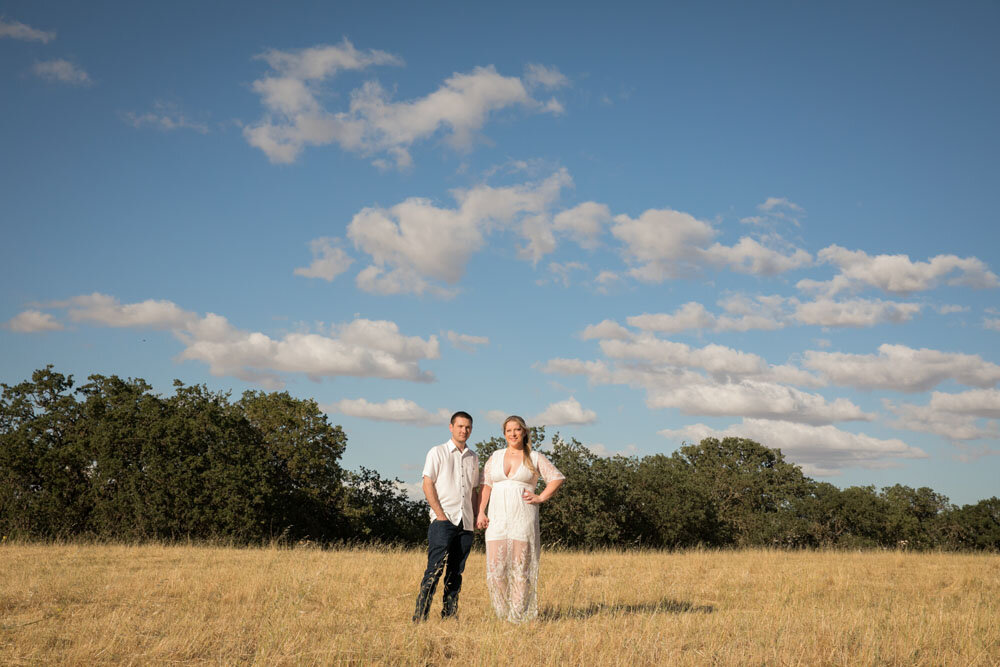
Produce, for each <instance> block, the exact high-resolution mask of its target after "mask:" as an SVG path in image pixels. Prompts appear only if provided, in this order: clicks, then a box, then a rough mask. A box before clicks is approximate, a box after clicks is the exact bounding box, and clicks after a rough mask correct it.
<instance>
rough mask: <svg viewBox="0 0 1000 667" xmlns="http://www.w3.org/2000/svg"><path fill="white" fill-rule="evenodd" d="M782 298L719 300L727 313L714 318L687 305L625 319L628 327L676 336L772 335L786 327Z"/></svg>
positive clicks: (691, 303) (694, 305) (697, 305)
mask: <svg viewBox="0 0 1000 667" xmlns="http://www.w3.org/2000/svg"><path fill="white" fill-rule="evenodd" d="M785 301H786V300H785V299H784V298H783V297H774V296H763V295H760V296H757V297H755V298H754V299H749V298H747V297H744V296H741V295H733V296H730V297H727V298H725V299H720V300H719V305H721V306H722V307H723V309H724V310H725V311H726V312H727V313H728V314H727V315H715V314H714V313H710V312H709V311H708V310H707V309H706V308H705V306H703V305H702V304H700V303H697V302H694V301H689V302H688V303H685V304H684V305H682V306H681V307H680V308H678V309H677V310H675V311H674V312H673V313H643V314H642V315H633V316H631V317H629V318H628V323H629V324H631V325H632V326H634V327H638V328H639V329H643V330H644V331H658V332H663V333H679V332H681V331H690V330H696V331H700V330H712V331H750V330H751V329H763V330H765V331H773V330H775V329H781V328H783V327H784V326H785V322H786V320H787V314H786V313H785V312H784V310H783V304H784V303H785Z"/></svg>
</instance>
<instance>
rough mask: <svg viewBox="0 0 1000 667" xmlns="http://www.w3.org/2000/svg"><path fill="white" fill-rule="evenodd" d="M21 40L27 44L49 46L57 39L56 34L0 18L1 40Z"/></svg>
mask: <svg viewBox="0 0 1000 667" xmlns="http://www.w3.org/2000/svg"><path fill="white" fill-rule="evenodd" d="M2 37H8V38H10V39H19V40H22V41H25V42H41V43H42V44H48V43H49V42H51V41H52V40H53V39H55V38H56V33H55V32H47V31H45V30H38V29H36V28H32V27H31V26H29V25H25V24H24V23H21V22H20V21H7V20H5V19H3V18H0V38H2Z"/></svg>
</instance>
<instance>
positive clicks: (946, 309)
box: [937, 303, 971, 315]
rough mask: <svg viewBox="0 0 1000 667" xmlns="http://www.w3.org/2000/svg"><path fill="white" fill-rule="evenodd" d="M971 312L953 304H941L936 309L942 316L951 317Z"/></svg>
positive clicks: (966, 308)
mask: <svg viewBox="0 0 1000 667" xmlns="http://www.w3.org/2000/svg"><path fill="white" fill-rule="evenodd" d="M969 310H971V309H970V308H969V307H968V306H959V305H957V304H953V303H946V304H941V305H940V306H938V307H937V311H938V313H940V314H942V315H951V314H952V313H967V312H969Z"/></svg>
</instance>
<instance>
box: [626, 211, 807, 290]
mask: <svg viewBox="0 0 1000 667" xmlns="http://www.w3.org/2000/svg"><path fill="white" fill-rule="evenodd" d="M611 233H612V234H613V235H614V236H615V238H617V239H619V240H620V241H622V242H623V243H624V244H625V247H624V248H623V253H624V256H625V259H626V261H628V262H629V263H630V264H633V265H637V266H634V267H633V268H632V269H631V271H630V274H631V275H632V276H633V277H634V278H637V279H638V280H641V281H643V282H650V283H659V282H663V281H664V280H668V279H672V278H682V277H688V276H689V275H691V274H692V273H698V272H700V271H701V270H702V269H704V268H721V267H728V268H729V269H731V270H733V271H736V272H738V273H748V274H753V275H763V276H770V275H775V274H777V273H782V272H784V271H789V270H791V269H795V268H799V267H801V266H805V265H807V264H809V263H811V262H812V256H811V255H810V254H809V253H807V252H806V251H804V250H802V249H800V248H794V249H791V251H790V252H787V253H782V252H780V251H778V250H776V249H773V248H769V247H766V246H764V245H762V244H761V243H760V242H759V241H756V240H754V239H752V238H750V237H743V238H741V239H740V240H739V241H738V242H737V243H736V245H733V246H724V245H722V244H720V243H715V244H713V245H712V246H710V247H706V246H708V243H709V242H711V241H712V240H713V239H714V238H715V236H716V234H717V232H716V230H715V229H714V228H713V227H712V225H711V224H709V223H707V222H705V221H702V220H698V219H697V218H695V217H694V216H692V215H690V214H688V213H682V212H680V211H674V210H670V209H650V210H647V211H646V212H645V213H643V214H642V215H640V216H639V217H638V218H635V219H633V218H630V217H629V216H627V215H624V214H623V215H618V216H615V218H614V224H613V225H612V228H611Z"/></svg>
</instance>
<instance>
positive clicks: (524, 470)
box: [413, 412, 565, 623]
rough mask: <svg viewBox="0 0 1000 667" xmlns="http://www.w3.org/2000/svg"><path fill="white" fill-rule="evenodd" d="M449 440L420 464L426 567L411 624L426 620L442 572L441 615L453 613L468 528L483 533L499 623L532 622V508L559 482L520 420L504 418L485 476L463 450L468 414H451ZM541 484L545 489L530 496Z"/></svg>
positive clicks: (535, 553)
mask: <svg viewBox="0 0 1000 667" xmlns="http://www.w3.org/2000/svg"><path fill="white" fill-rule="evenodd" d="M449 429H450V430H451V439H450V440H448V442H446V443H444V444H442V445H438V446H437V447H432V448H431V450H430V451H429V452H427V459H426V461H425V462H424V472H423V476H424V477H423V490H424V495H425V496H426V497H427V502H428V504H429V505H430V506H431V512H430V518H431V525H430V527H429V528H428V529H427V569H426V570H425V571H424V577H423V579H422V580H421V582H420V591H419V592H418V594H417V607H416V610H415V611H414V612H413V620H414V621H415V622H419V621H425V620H427V614H428V612H429V611H430V607H431V599H432V598H433V597H434V590H435V589H436V588H437V583H438V579H440V578H441V574H442V572H443V573H444V606H443V608H442V609H441V617H442V618H448V617H450V616H455V614H456V613H457V612H458V593H459V591H460V590H461V588H462V571H463V570H464V569H465V560H466V558H468V556H469V551H470V550H471V549H472V536H473V528H479V529H480V530H483V529H485V530H486V586H487V588H488V589H489V592H490V601H491V602H492V604H493V610H494V611H495V612H496V614H497V616H498V617H499V618H501V619H504V620H507V621H512V622H515V623H516V622H521V621H527V620H531V619H533V618H535V617H536V616H538V557H539V554H540V551H541V548H540V544H539V532H538V506H539V505H541V504H542V503H543V502H545V501H546V500H548V499H549V498H551V497H552V495H553V494H554V493H555V492H556V490H557V489H558V488H559V485H560V484H562V482H563V479H565V478H564V477H563V475H562V473H560V472H559V471H558V470H556V467H555V466H554V465H552V464H551V463H550V462H549V460H548V459H547V458H545V457H544V456H543V455H542V454H540V453H538V452H536V451H532V449H531V435H530V433H529V432H528V426H527V425H526V424H525V423H524V420H523V419H521V418H520V417H518V416H517V415H511V416H510V417H507V419H505V420H504V423H503V435H504V439H505V440H506V441H507V447H506V449H499V450H497V451H495V452H493V454H491V455H490V458H489V459H488V460H487V461H486V465H485V466H484V467H483V470H482V471H481V472H480V470H479V457H478V456H477V455H476V453H475V452H474V451H472V450H471V449H470V448H469V447H468V440H469V435H470V434H471V433H472V416H471V415H470V414H469V413H467V412H456V413H455V414H453V415H452V416H451V423H450V425H449ZM539 478H541V479H543V480H545V489H544V490H543V491H542V492H541V493H540V494H537V495H536V494H535V487H536V485H537V484H538V480H539Z"/></svg>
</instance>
